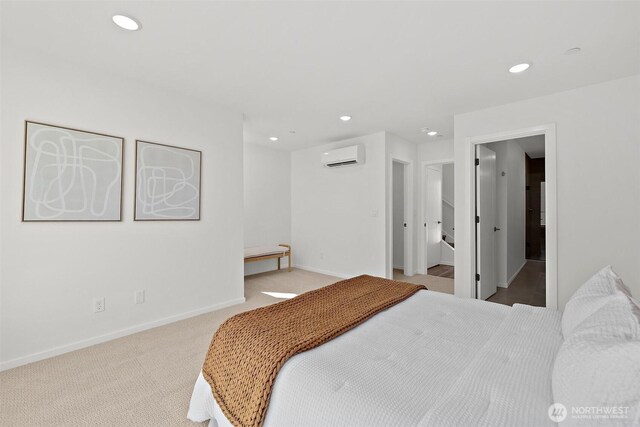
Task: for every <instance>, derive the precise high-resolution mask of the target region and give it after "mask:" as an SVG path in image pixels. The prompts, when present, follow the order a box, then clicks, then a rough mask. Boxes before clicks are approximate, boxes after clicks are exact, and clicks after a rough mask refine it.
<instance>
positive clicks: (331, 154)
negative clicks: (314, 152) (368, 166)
mask: <svg viewBox="0 0 640 427" xmlns="http://www.w3.org/2000/svg"><path fill="white" fill-rule="evenodd" d="M363 163H364V146H363V145H352V146H351V147H344V148H337V149H335V150H331V151H325V152H324V153H322V165H323V166H325V167H327V168H335V167H340V166H351V165H360V164H363Z"/></svg>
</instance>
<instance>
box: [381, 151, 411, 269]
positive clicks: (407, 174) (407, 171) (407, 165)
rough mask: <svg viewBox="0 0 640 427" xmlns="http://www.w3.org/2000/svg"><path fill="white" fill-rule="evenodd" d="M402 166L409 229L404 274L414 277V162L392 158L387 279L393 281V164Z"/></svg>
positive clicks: (405, 242)
mask: <svg viewBox="0 0 640 427" xmlns="http://www.w3.org/2000/svg"><path fill="white" fill-rule="evenodd" d="M394 162H395V163H398V164H401V165H402V166H403V167H404V217H405V218H404V219H405V220H406V223H407V227H406V229H405V232H404V237H405V238H404V274H405V275H406V276H413V275H414V273H415V271H414V265H413V252H414V251H413V234H414V231H413V230H414V227H413V223H414V215H413V193H414V186H413V181H414V179H413V162H408V161H406V160H402V159H398V158H395V157H392V158H391V162H390V165H391V168H390V172H389V181H388V182H389V187H387V188H389V191H390V193H389V197H388V198H387V278H388V279H393V163H394Z"/></svg>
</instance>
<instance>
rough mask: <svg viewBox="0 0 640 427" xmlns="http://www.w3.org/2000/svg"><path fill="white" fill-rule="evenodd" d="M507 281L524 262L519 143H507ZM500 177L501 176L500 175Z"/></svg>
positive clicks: (523, 184) (522, 168) (523, 175)
mask: <svg viewBox="0 0 640 427" xmlns="http://www.w3.org/2000/svg"><path fill="white" fill-rule="evenodd" d="M507 144H508V145H507V156H508V160H507V171H506V172H507V176H506V177H505V178H507V203H508V205H507V278H506V279H507V282H506V285H508V284H509V283H511V281H513V279H515V276H516V275H517V274H518V272H519V271H520V270H521V269H522V267H523V266H524V264H525V262H526V249H525V243H526V225H527V224H526V216H525V210H526V197H527V195H526V168H525V153H524V150H523V149H522V147H521V146H520V144H518V143H515V142H508V143H507ZM500 178H501V177H500Z"/></svg>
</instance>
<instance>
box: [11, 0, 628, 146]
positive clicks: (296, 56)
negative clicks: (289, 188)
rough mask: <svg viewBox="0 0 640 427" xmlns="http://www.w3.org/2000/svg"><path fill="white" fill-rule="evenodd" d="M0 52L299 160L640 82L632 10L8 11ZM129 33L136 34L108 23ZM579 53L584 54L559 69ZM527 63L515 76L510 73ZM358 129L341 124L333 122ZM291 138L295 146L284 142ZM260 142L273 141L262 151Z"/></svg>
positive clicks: (316, 5) (498, 5)
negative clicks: (123, 20) (218, 111)
mask: <svg viewBox="0 0 640 427" xmlns="http://www.w3.org/2000/svg"><path fill="white" fill-rule="evenodd" d="M1 7H2V25H1V27H2V43H3V44H5V43H10V44H13V45H15V46H17V47H18V48H24V49H33V50H39V51H41V52H45V51H46V52H48V53H50V54H52V55H56V56H59V57H61V58H64V60H65V61H69V62H72V63H77V64H78V65H88V66H91V67H96V68H100V69H103V70H108V71H109V72H111V73H115V74H120V75H124V76H127V77H129V78H132V79H136V80H145V81H147V82H149V83H150V84H153V85H161V86H163V87H165V88H167V90H170V91H179V92H181V93H185V94H187V95H190V96H195V97H199V98H202V99H206V100H210V101H212V102H215V103H217V104H221V105H224V106H226V107H228V108H230V109H233V110H235V111H239V112H242V113H243V114H244V115H245V140H247V141H249V142H253V143H257V144H263V145H266V146H271V147H274V148H281V149H287V150H293V149H297V148H303V147H308V146H310V145H314V144H319V143H323V142H328V141H335V140H340V139H344V138H349V137H353V136H358V135H363V134H368V133H373V132H377V131H381V130H387V131H389V132H392V133H395V134H397V135H399V136H401V137H403V138H405V139H407V140H409V141H414V142H421V141H433V140H436V139H438V137H428V136H426V135H425V134H424V133H422V132H420V129H421V128H423V127H429V128H431V129H434V130H437V131H439V132H441V133H442V135H443V136H442V137H441V138H443V139H450V138H452V136H453V116H454V114H456V113H462V112H467V111H473V110H476V109H481V108H485V107H489V106H493V105H499V104H505V103H509V102H512V101H516V100H520V99H526V98H531V97H536V96H541V95H545V94H549V93H553V92H558V91H562V90H567V89H572V88H576V87H579V86H584V85H588V84H593V83H597V82H600V81H605V80H611V79H615V78H620V77H623V76H628V75H632V74H638V73H640V49H639V43H640V2H616V1H604V2H596V1H594V2H569V1H564V2H560V1H556V2H522V1H497V2H487V1H470V2H463V1H448V2H446V1H442V2H434V1H431V2H417V1H412V2H390V1H389V2H365V1H326V2H312V1H296V2H280V1H257V2H244V1H232V2H218V1H216V2H204V1H199V2H191V1H168V2H151V1H142V2H129V1H128V2H109V1H83V2H54V1H45V2H31V1H29V2H26V1H16V2H9V1H3V2H2V3H1ZM115 13H122V14H128V15H130V16H133V17H135V18H136V19H138V20H139V21H140V22H141V23H142V26H143V29H142V31H137V32H127V31H124V30H121V29H119V28H117V27H116V26H115V25H114V24H113V23H112V22H111V16H112V15H113V14H115ZM576 46H579V47H581V48H582V52H581V53H580V54H577V55H565V54H564V52H565V51H566V50H567V49H569V48H573V47H576ZM525 61H526V62H531V63H532V64H533V65H532V67H531V68H530V69H529V70H528V71H527V72H525V73H522V74H519V75H513V74H510V73H508V72H507V69H508V68H509V67H510V66H511V65H514V64H517V63H520V62H525ZM343 114H349V115H351V116H353V119H352V120H351V121H350V122H342V121H340V120H339V119H338V117H339V116H341V115H343ZM290 131H295V133H290ZM269 136H277V137H279V141H277V142H275V143H274V142H271V141H269V140H268V137H269Z"/></svg>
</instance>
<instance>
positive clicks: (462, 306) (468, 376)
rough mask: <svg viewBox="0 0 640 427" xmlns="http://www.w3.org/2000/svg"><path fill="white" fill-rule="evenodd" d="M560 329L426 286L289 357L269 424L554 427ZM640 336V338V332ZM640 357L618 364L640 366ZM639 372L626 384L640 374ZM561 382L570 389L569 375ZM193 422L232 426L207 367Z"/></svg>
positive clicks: (547, 313) (546, 318) (546, 317)
mask: <svg viewBox="0 0 640 427" xmlns="http://www.w3.org/2000/svg"><path fill="white" fill-rule="evenodd" d="M636 320H637V319H636ZM636 320H634V321H636ZM632 323H633V322H632ZM639 324H640V323H639ZM562 327H563V325H562V315H561V313H560V312H558V311H556V310H551V309H546V308H539V307H531V306H526V305H519V304H516V305H514V306H513V307H508V306H504V305H499V304H495V303H489V302H484V301H477V300H471V299H460V298H457V297H455V296H452V295H447V294H441V293H436V292H431V291H420V292H417V293H415V294H414V295H413V296H411V297H409V298H408V299H406V300H404V301H402V302H399V303H397V304H396V305H394V306H392V307H390V308H388V309H386V310H384V311H382V312H380V313H378V314H376V315H375V316H373V317H371V318H370V319H369V320H367V321H365V322H364V323H362V324H360V325H359V326H357V327H355V328H353V329H351V330H349V331H348V332H345V333H343V334H342V335H340V336H338V337H336V338H334V339H332V340H330V341H328V342H326V343H324V344H322V345H320V346H318V347H316V348H314V349H311V350H308V351H305V352H302V353H300V354H297V355H295V356H293V357H291V358H290V359H288V361H286V363H285V364H284V366H282V368H281V370H280V371H279V373H278V374H277V377H276V379H275V382H274V384H273V389H272V392H271V397H270V400H269V403H268V410H267V411H266V415H265V417H264V422H263V424H262V425H264V426H327V425H348V426H423V425H444V426H459V425H487V426H488V425H518V426H528V425H532V426H542V425H553V424H555V423H554V421H552V417H551V416H550V415H549V412H548V411H549V410H550V407H551V405H552V404H554V393H553V391H552V377H553V375H552V374H553V371H554V362H555V359H556V357H557V355H558V354H559V352H560V349H561V346H562V345H563V343H564V341H565V339H564V337H563V328H562ZM634 327H635V326H632V328H634ZM574 333H575V332H574ZM633 333H635V334H636V336H635V338H638V337H640V329H636V330H634V332H633ZM569 341H570V340H569ZM637 342H638V343H640V341H637ZM632 344H633V345H635V343H633V342H632ZM578 347H579V348H580V349H582V348H584V345H578ZM638 349H640V347H632V348H631V349H627V350H628V351H631V353H630V354H633V352H634V351H636V350H638ZM565 353H566V351H565ZM569 353H570V354H571V357H568V358H567V357H565V359H564V360H565V363H568V364H569V365H572V366H573V365H575V364H576V357H575V354H574V353H575V352H574V353H571V351H569ZM638 355H640V352H638V354H637V355H635V356H633V357H632V359H633V360H632V362H628V361H627V359H624V361H623V362H620V363H623V364H624V363H627V364H628V363H635V364H634V365H632V367H635V368H638V367H640V360H638ZM580 357H582V356H580ZM609 361H610V360H609ZM578 364H579V363H578ZM590 366H591V367H592V368H593V366H592V365H590ZM556 369H558V367H557V366H556ZM567 370H568V369H567ZM638 371H639V372H640V369H638ZM639 372H634V373H633V375H631V379H629V378H627V380H628V381H636V380H640V373H639ZM559 375H560V374H559ZM577 375H584V371H583V372H582V373H578V374H577ZM560 376H561V375H560ZM627 376H629V375H627ZM553 378H554V379H553V381H555V377H553ZM558 381H559V384H560V385H565V386H566V384H567V383H570V382H571V378H568V379H567V378H561V379H560V380H558ZM630 384H631V386H630V390H631V393H632V396H631V399H628V396H626V397H625V396H620V395H619V393H618V395H616V396H617V398H620V399H622V398H625V399H627V400H628V401H630V402H631V403H630V404H629V405H631V412H632V414H631V415H629V414H627V415H628V416H629V417H632V416H636V415H633V414H636V412H634V411H637V404H638V402H637V399H636V397H637V396H640V391H639V390H638V389H639V388H640V386H638V383H637V382H636V383H635V386H634V385H633V384H634V383H633V382H631V383H630ZM591 386H597V387H600V388H602V384H596V385H593V384H592V385H591ZM580 387H581V388H583V389H584V388H585V387H583V386H582V385H580ZM565 388H567V387H565ZM569 388H571V387H569ZM588 388H589V387H586V389H588ZM582 392H584V390H582ZM568 393H570V392H568ZM634 393H635V394H634ZM565 394H566V393H565ZM563 397H564V399H565V401H566V400H570V399H569V398H568V397H566V396H563ZM634 399H635V400H634ZM634 402H635V403H634ZM188 418H189V419H190V420H192V421H199V422H202V421H206V420H210V422H209V425H210V426H214V427H215V426H218V427H227V426H231V425H232V423H230V422H229V420H228V419H227V417H225V414H224V413H223V411H222V410H221V408H220V406H219V405H218V403H217V402H216V399H215V398H214V395H213V393H212V391H211V387H210V385H209V383H208V382H207V380H206V379H205V378H204V377H203V374H202V373H200V375H199V377H198V379H197V382H196V384H195V387H194V391H193V394H192V397H191V403H190V408H189V412H188ZM623 424H624V423H623Z"/></svg>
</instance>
